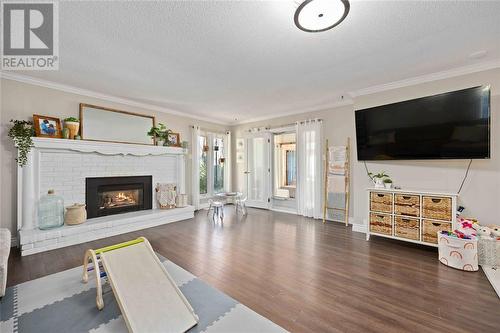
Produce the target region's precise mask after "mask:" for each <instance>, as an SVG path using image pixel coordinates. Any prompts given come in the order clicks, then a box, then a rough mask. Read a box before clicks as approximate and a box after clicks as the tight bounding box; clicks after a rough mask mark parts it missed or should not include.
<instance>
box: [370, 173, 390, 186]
mask: <svg viewBox="0 0 500 333" xmlns="http://www.w3.org/2000/svg"><path fill="white" fill-rule="evenodd" d="M368 176H370V178H371V180H372V181H373V183H374V184H375V187H376V188H384V179H386V178H389V175H388V174H386V173H385V171H382V172H379V173H376V174H373V173H371V172H369V173H368Z"/></svg>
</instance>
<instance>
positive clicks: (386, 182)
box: [384, 178, 392, 189]
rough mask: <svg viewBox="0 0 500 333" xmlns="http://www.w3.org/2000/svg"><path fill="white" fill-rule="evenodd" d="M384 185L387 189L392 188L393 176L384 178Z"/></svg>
mask: <svg viewBox="0 0 500 333" xmlns="http://www.w3.org/2000/svg"><path fill="white" fill-rule="evenodd" d="M384 186H385V188H386V189H391V188H392V179H391V178H384Z"/></svg>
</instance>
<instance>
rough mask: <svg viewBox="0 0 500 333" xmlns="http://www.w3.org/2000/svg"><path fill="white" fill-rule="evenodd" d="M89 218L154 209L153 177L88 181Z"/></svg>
mask: <svg viewBox="0 0 500 333" xmlns="http://www.w3.org/2000/svg"><path fill="white" fill-rule="evenodd" d="M85 198H86V204H87V215H88V218H93V217H99V216H106V215H114V214H121V213H126V212H133V211H137V210H147V209H151V208H152V177H151V176H133V177H96V178H87V179H86V193H85Z"/></svg>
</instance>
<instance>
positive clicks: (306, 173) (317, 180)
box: [297, 120, 323, 219]
mask: <svg viewBox="0 0 500 333" xmlns="http://www.w3.org/2000/svg"><path fill="white" fill-rule="evenodd" d="M321 128H322V122H321V120H308V121H305V122H301V123H297V208H298V209H297V210H298V213H299V215H303V216H308V217H313V218H315V219H318V218H321V192H322V191H321V188H322V184H321V179H322V178H321V175H322V172H321V170H322V163H321V162H322V152H323V150H322V149H321V147H322V145H321V134H322V133H321Z"/></svg>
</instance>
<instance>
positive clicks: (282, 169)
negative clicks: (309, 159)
mask: <svg viewBox="0 0 500 333" xmlns="http://www.w3.org/2000/svg"><path fill="white" fill-rule="evenodd" d="M296 187H297V161H296V135H295V132H290V133H280V134H275V135H274V196H275V197H278V198H285V199H288V198H295V189H296Z"/></svg>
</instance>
